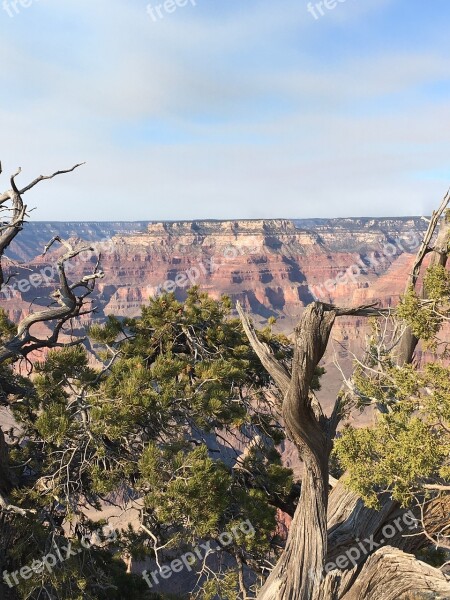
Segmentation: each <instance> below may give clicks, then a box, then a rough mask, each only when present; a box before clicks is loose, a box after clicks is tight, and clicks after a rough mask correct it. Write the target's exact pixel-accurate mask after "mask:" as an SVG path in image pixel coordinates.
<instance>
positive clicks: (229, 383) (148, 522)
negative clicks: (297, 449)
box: [0, 288, 293, 600]
mask: <svg viewBox="0 0 450 600" xmlns="http://www.w3.org/2000/svg"><path fill="white" fill-rule="evenodd" d="M230 313H231V303H230V300H229V299H228V298H223V299H221V300H219V301H217V300H213V299H211V298H210V297H208V296H207V295H206V294H204V293H201V292H200V291H199V290H198V289H196V288H193V289H192V290H190V291H189V293H188V297H187V299H186V301H185V302H183V303H181V302H178V301H177V300H176V299H175V297H174V296H173V294H168V295H165V296H160V297H157V298H154V299H151V300H150V302H149V304H148V305H147V306H145V307H143V308H142V315H141V317H140V318H138V319H123V320H121V319H117V318H114V317H110V318H109V319H108V320H107V322H106V323H105V324H104V325H101V326H100V325H95V326H93V327H91V329H90V331H89V336H90V343H91V347H92V349H93V350H94V352H95V355H96V360H95V361H93V360H92V357H90V356H89V355H88V353H87V352H86V350H85V349H84V347H83V346H81V345H78V346H73V347H68V348H64V349H56V350H53V351H51V352H49V354H48V356H47V357H46V359H45V361H43V362H42V363H39V364H37V365H36V368H35V374H34V376H33V381H32V385H30V383H28V385H29V387H30V390H31V391H30V394H29V397H28V398H27V401H26V402H23V403H19V404H17V405H13V411H14V415H15V417H16V419H17V420H18V421H20V423H21V424H22V426H23V428H24V433H25V436H26V440H27V442H26V444H22V445H18V446H17V447H15V448H13V449H12V450H11V453H10V458H11V462H12V466H13V468H16V469H17V472H18V473H20V482H19V485H18V486H17V487H16V489H15V490H14V492H13V494H12V498H13V499H14V502H15V504H17V505H18V506H21V507H22V508H25V509H33V510H34V511H36V514H37V515H38V521H39V522H38V523H37V524H36V526H34V525H33V527H35V528H37V529H36V531H35V532H34V533H33V537H32V539H31V541H30V538H29V536H28V535H27V526H26V523H28V521H29V518H28V517H26V518H24V522H23V529H22V530H21V534H20V535H19V538H18V544H17V546H16V550H15V551H14V553H11V556H10V560H11V564H12V565H14V564H19V565H20V564H27V561H28V560H29V559H31V558H32V557H35V556H39V555H41V554H42V549H43V548H44V547H45V546H46V544H47V545H48V541H49V540H51V539H52V536H53V533H52V532H53V530H54V524H55V522H56V523H58V524H61V525H65V526H66V527H70V528H71V529H72V530H74V528H75V527H78V526H79V525H80V524H81V525H82V526H83V527H84V528H85V529H86V530H88V531H93V530H95V528H96V524H94V523H90V522H89V520H88V519H87V517H86V511H87V509H88V508H89V507H94V508H97V509H98V508H100V507H101V502H102V501H104V500H105V499H107V498H109V497H111V495H112V494H117V492H120V493H121V495H122V496H123V498H124V501H126V500H127V499H130V498H136V497H140V498H142V499H143V503H144V509H143V522H144V525H145V527H146V529H147V530H148V531H151V532H153V534H154V535H155V536H157V538H158V544H159V545H161V546H164V547H165V550H164V552H166V553H167V559H168V560H172V559H173V558H174V557H177V556H179V555H180V554H182V552H183V551H188V550H189V549H190V548H192V547H193V546H195V545H196V544H197V543H198V542H199V541H201V540H205V539H210V540H217V539H218V537H219V536H220V534H221V533H222V532H230V531H232V530H233V528H234V530H235V531H236V532H237V533H236V535H235V536H234V538H233V542H232V544H231V545H230V546H228V547H227V548H226V553H227V556H229V557H231V558H232V557H237V556H239V557H243V558H244V559H245V561H246V563H247V564H250V565H252V568H253V569H254V570H255V572H258V570H260V569H261V567H262V565H263V564H264V561H265V559H266V558H267V556H268V553H272V554H273V553H274V552H277V550H276V539H275V531H276V527H277V521H276V509H275V505H276V500H277V499H278V500H279V499H282V498H283V497H285V496H287V495H288V494H289V493H290V491H291V488H292V483H293V481H292V473H291V471H290V470H289V469H285V468H284V467H282V465H281V461H280V455H279V453H278V452H277V450H276V445H277V444H278V443H280V442H281V441H282V440H283V439H284V435H283V433H282V428H281V427H280V425H279V423H278V420H277V415H276V409H274V406H276V403H277V392H276V389H275V387H274V386H273V384H272V382H271V380H270V378H269V376H268V375H267V373H266V371H265V370H264V368H263V367H262V366H261V364H260V362H259V359H258V358H257V356H256V355H255V354H254V352H253V350H252V349H251V348H250V346H249V343H248V341H247V338H246V336H245V333H244V332H243V330H242V327H241V323H240V321H239V320H238V319H234V318H232V317H231V314H230ZM0 325H1V323H0ZM261 337H262V339H264V341H265V342H266V343H269V344H270V345H271V346H272V348H273V351H274V353H276V354H277V356H278V357H279V358H280V359H282V360H283V361H285V363H286V364H287V365H289V362H290V360H291V358H292V351H291V348H290V346H289V343H288V340H287V339H286V338H285V337H283V336H277V335H275V334H273V332H272V330H271V327H270V326H269V327H268V328H267V329H266V330H264V332H263V333H262V334H261ZM269 398H270V401H269ZM256 434H257V435H258V436H260V438H261V440H263V442H261V444H259V446H258V449H257V450H256V449H252V450H251V451H250V452H248V453H247V455H246V457H245V459H244V460H243V461H242V464H241V465H240V467H239V468H235V467H236V459H237V455H236V454H234V456H233V451H232V447H233V445H235V443H236V440H237V439H240V440H241V443H243V444H245V443H248V442H250V441H251V440H252V439H253V438H254V436H255V435H256ZM23 465H27V467H26V469H24V468H23ZM30 518H31V517H30ZM247 519H248V520H250V522H251V523H252V525H253V528H254V530H255V535H244V534H241V533H239V530H238V529H237V528H238V525H239V524H240V523H241V522H243V521H246V520H247ZM153 548H154V543H153V540H152V539H150V538H149V536H148V534H147V533H145V532H144V531H133V530H128V531H125V532H122V533H121V534H120V535H119V537H118V539H117V540H115V541H114V543H110V544H109V545H108V544H107V545H106V547H105V548H93V549H91V550H89V551H83V553H81V554H80V558H78V557H77V559H76V560H74V561H73V563H72V562H68V563H67V565H66V564H64V568H61V569H57V570H55V572H53V573H51V574H50V573H46V572H44V573H42V574H40V575H39V577H33V578H31V579H29V580H28V581H27V582H26V585H25V584H24V585H23V586H21V587H20V588H19V589H20V594H21V597H22V598H37V597H38V595H39V593H38V591H37V590H38V587H37V586H38V580H39V586H43V585H45V586H48V589H49V590H51V593H52V594H54V597H55V598H61V599H64V600H65V599H66V598H69V597H71V598H80V599H81V598H83V599H85V598H86V599H91V598H92V599H94V598H98V599H100V600H102V599H103V597H104V596H105V595H107V594H106V592H105V594H103V592H100V591H95V589H96V588H95V586H96V583H98V582H99V581H101V585H102V586H103V587H104V589H107V590H111V591H108V593H109V594H110V595H109V596H108V597H110V598H122V597H124V598H130V599H133V598H152V597H153V598H155V597H156V596H155V595H154V594H153V595H149V594H150V590H149V589H148V588H147V590H144V591H143V590H142V589H141V587H140V583H142V581H136V580H135V579H133V578H132V577H131V576H129V575H127V574H126V573H125V572H124V571H123V569H122V567H120V564H122V563H121V562H120V560H119V562H117V559H115V558H114V557H115V556H116V557H117V556H120V555H121V554H123V553H128V554H131V555H132V556H134V557H135V558H138V559H140V560H142V559H144V558H145V557H147V558H153V557H154V556H155V554H154V549H153ZM108 550H109V551H111V552H109V551H108ZM107 559H108V564H106V563H105V562H104V561H106V560H107ZM102 561H103V563H102ZM102 564H103V566H101V565H102ZM66 567H67V568H66ZM237 573H238V567H237V562H236V565H235V567H234V568H231V567H230V570H229V571H227V572H225V573H224V574H223V576H218V577H215V578H214V581H213V580H211V581H209V580H208V578H207V579H206V580H205V581H203V583H202V585H201V586H200V588H198V589H197V590H196V592H195V593H196V594H197V596H198V597H199V598H204V599H205V600H206V599H207V598H213V597H214V596H215V595H217V594H218V593H219V594H221V596H220V597H223V598H237V596H236V594H237V591H236V590H237ZM33 586H35V587H34V588H33ZM125 588H126V590H127V591H126V592H125V595H123V596H121V594H122V593H123V592H122V591H121V590H123V589H125ZM102 589H103V588H102ZM70 594H72V595H71V596H70ZM102 594H103V595H102ZM142 594H144V595H142ZM145 594H147V595H145Z"/></svg>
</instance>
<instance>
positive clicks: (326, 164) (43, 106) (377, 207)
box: [0, 0, 450, 220]
mask: <svg viewBox="0 0 450 600" xmlns="http://www.w3.org/2000/svg"><path fill="white" fill-rule="evenodd" d="M2 2H3V0H0V32H1V35H0V52H1V57H2V66H1V69H0V158H1V160H2V162H3V168H4V171H5V173H4V174H3V176H2V181H1V183H2V185H3V187H6V186H7V178H6V177H5V175H6V174H7V173H6V172H9V171H12V170H15V169H16V167H17V166H19V165H20V166H22V168H23V171H24V173H23V175H22V177H23V181H24V182H25V181H26V180H28V179H31V178H33V177H34V176H35V175H37V174H40V173H41V172H43V173H47V172H51V171H53V170H56V169H58V168H65V167H68V166H71V165H72V164H74V163H76V162H80V161H87V164H86V165H85V166H84V167H83V168H82V169H80V170H79V171H77V172H75V173H73V174H71V175H68V176H65V177H64V178H62V179H59V180H54V181H52V182H48V183H44V184H42V186H41V187H40V188H36V190H34V191H33V192H31V193H30V194H29V195H28V203H29V205H30V206H36V207H37V210H36V212H35V213H33V218H34V219H38V220H141V219H142V220H160V219H171V220H178V219H194V218H218V219H220V218H272V217H286V218H291V217H292V218H305V217H335V216H391V215H392V216H394V215H411V214H426V213H429V212H430V211H431V209H432V208H433V207H434V206H435V205H437V204H438V202H439V200H440V198H441V196H443V194H444V193H445V191H446V189H447V188H448V186H449V185H450V60H449V59H450V39H449V35H448V26H449V23H450V19H449V17H450V3H449V2H448V0H433V2H423V1H419V0H344V1H341V2H339V3H337V5H336V7H335V8H334V9H332V10H328V9H326V8H322V12H323V13H324V14H323V16H321V15H320V9H318V8H317V7H316V5H317V4H318V0H317V1H316V0H313V1H312V3H311V5H310V6H312V7H313V9H314V10H310V11H308V2H307V1H305V0H281V1H280V0H278V2H275V1H274V0H272V1H268V0H221V1H220V0H188V2H187V4H186V5H185V6H179V7H178V8H177V9H176V10H175V12H171V13H169V12H167V11H165V10H164V8H163V9H161V11H160V13H161V14H162V18H160V17H158V16H157V14H156V10H155V9H156V8H157V7H158V5H160V4H161V0H152V1H151V6H152V8H153V15H154V17H153V18H152V17H151V15H150V14H149V13H148V10H147V5H148V0H142V1H141V0H127V1H125V0H95V2H93V0H90V1H88V0H76V1H75V0H64V1H62V0H23V4H25V5H26V4H27V3H29V4H30V6H28V7H26V6H23V5H21V4H20V2H18V3H17V4H16V6H17V10H16V9H15V8H14V6H13V5H14V2H13V0H5V3H4V4H3V5H2V4H1V3H2ZM312 13H315V15H316V17H317V19H316V18H314V16H313V14H312ZM155 14H156V17H155ZM10 15H12V16H10Z"/></svg>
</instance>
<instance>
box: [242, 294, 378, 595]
mask: <svg viewBox="0 0 450 600" xmlns="http://www.w3.org/2000/svg"><path fill="white" fill-rule="evenodd" d="M238 311H239V313H240V316H241V320H242V322H243V325H244V329H245V331H246V333H247V336H248V338H249V341H250V343H251V344H252V346H253V348H254V349H255V351H256V352H257V354H258V356H259V357H260V359H261V362H262V363H263V365H264V366H265V367H266V369H267V370H268V372H269V373H270V374H271V375H272V377H273V378H274V380H275V382H276V383H277V384H278V385H279V386H280V389H281V390H282V391H283V393H284V394H285V395H284V400H283V405H282V414H283V419H284V424H285V428H286V431H287V433H288V435H289V437H290V439H291V440H292V441H293V442H294V444H295V445H296V447H297V449H298V452H299V456H300V458H301V460H302V461H303V463H304V476H303V480H302V489H301V496H300V501H299V504H298V507H297V509H296V512H295V516H294V519H293V522H292V524H291V526H290V529H289V535H288V539H287V542H286V548H285V551H284V552H283V554H282V556H281V558H280V560H279V561H278V563H277V565H276V566H275V568H274V569H273V571H272V572H271V574H270V575H269V577H268V579H267V581H266V583H265V585H264V586H263V587H262V589H261V590H260V592H259V594H258V600H319V599H320V600H321V599H322V598H323V594H322V590H321V588H320V586H318V585H317V579H316V577H317V574H318V573H319V574H322V573H323V572H324V567H325V561H326V558H327V507H328V493H329V491H328V490H329V473H328V464H329V457H330V452H331V449H332V443H333V439H334V436H335V433H336V428H337V425H338V423H339V420H340V417H341V400H338V401H337V402H336V405H335V408H334V411H333V413H332V415H331V416H330V417H326V416H325V414H324V413H323V411H322V408H321V406H320V404H319V403H318V402H317V401H316V399H315V398H314V396H312V395H311V393H310V386H311V382H312V379H313V377H314V374H315V370H316V367H317V365H318V364H319V362H320V360H321V358H322V357H323V355H324V352H325V350H326V347H327V344H328V340H329V336H330V333H331V330H332V327H333V324H334V321H335V319H336V317H337V316H339V315H349V314H351V315H372V314H379V312H378V311H377V310H376V309H374V308H373V306H363V307H359V308H355V309H341V308H337V307H335V306H332V305H328V304H322V303H319V302H316V303H313V304H310V305H309V306H308V307H307V308H306V310H305V312H304V313H303V315H302V318H301V320H300V323H299V325H298V326H297V327H296V329H295V339H294V357H293V361H292V373H291V374H290V375H289V374H288V373H286V370H285V369H284V367H283V368H282V366H281V365H280V364H279V363H278V361H276V359H275V358H274V357H273V355H272V354H271V353H270V351H269V349H268V347H267V346H265V345H264V344H262V343H261V342H260V341H259V340H258V338H257V336H256V333H255V332H254V330H253V328H252V326H251V325H250V323H249V321H248V319H247V317H246V316H245V315H244V313H243V311H242V309H241V307H240V306H238Z"/></svg>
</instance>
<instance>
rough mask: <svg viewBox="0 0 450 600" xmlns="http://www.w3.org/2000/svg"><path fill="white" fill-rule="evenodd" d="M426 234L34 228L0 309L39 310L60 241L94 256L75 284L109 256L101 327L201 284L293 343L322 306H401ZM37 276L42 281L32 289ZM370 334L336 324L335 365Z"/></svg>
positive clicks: (357, 223)
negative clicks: (50, 245) (272, 323)
mask: <svg viewBox="0 0 450 600" xmlns="http://www.w3.org/2000/svg"><path fill="white" fill-rule="evenodd" d="M426 225H427V224H426V222H425V221H424V220H423V219H420V218H398V219H392V218H390V219H368V218H366V219H362V218H360V219H330V220H324V219H318V220H314V219H312V220H311V219H308V220H297V221H291V220H282V219H279V220H250V221H192V222H188V221H183V222H164V223H154V222H141V223H45V224H44V223H30V224H27V225H26V228H25V230H24V232H22V233H21V235H19V236H18V238H17V242H14V243H13V244H12V245H11V247H10V249H9V251H8V254H9V256H10V257H12V258H13V259H14V261H15V262H14V264H13V263H11V266H10V268H9V270H10V272H18V275H17V276H16V277H15V278H14V279H12V280H11V282H10V283H9V285H8V286H7V287H6V288H4V289H3V292H2V293H1V294H0V305H1V306H3V307H4V308H5V309H6V311H7V312H8V314H9V315H10V317H11V318H12V319H14V321H17V320H18V319H20V318H21V317H23V316H24V315H25V314H28V312H29V310H30V308H31V310H37V309H38V308H39V306H40V305H42V303H43V302H44V301H45V299H46V298H48V295H49V294H50V293H51V291H52V290H53V289H54V287H55V285H56V283H55V282H56V270H55V268H54V265H55V261H56V259H57V256H58V255H59V253H58V249H56V248H55V249H53V250H52V251H51V252H50V253H49V254H47V255H46V256H45V257H42V256H41V253H42V250H43V248H44V246H45V244H46V243H47V242H48V241H49V240H50V239H51V238H52V237H53V236H55V235H61V236H62V237H65V238H73V239H75V238H78V239H84V240H88V241H89V242H90V243H92V245H93V247H94V248H95V252H93V253H92V254H91V255H89V254H88V255H86V254H83V255H81V256H80V257H79V258H78V259H75V260H74V261H72V263H71V265H72V268H71V270H70V272H69V275H70V277H71V279H73V280H75V279H77V278H80V276H82V275H84V274H87V273H89V272H90V270H91V269H92V266H93V263H94V262H95V261H96V258H97V254H98V253H99V252H101V254H102V267H103V269H104V271H105V278H104V279H103V280H101V281H100V282H98V285H97V291H96V295H95V304H96V306H97V312H96V315H95V318H98V319H102V318H104V317H105V316H106V315H108V314H115V315H119V316H136V315H138V314H139V312H140V307H141V306H142V305H143V304H145V303H146V302H148V299H149V298H150V297H151V296H153V295H155V294H157V293H160V292H161V291H163V290H167V291H173V292H174V293H175V295H176V296H177V297H178V298H179V299H180V300H181V299H183V298H184V297H185V296H186V292H187V289H188V288H189V287H190V286H191V285H193V284H197V285H199V286H200V287H201V288H202V289H204V290H206V291H207V292H208V293H210V294H211V295H212V296H214V297H216V298H218V297H220V296H221V295H222V294H227V295H229V296H231V298H232V299H233V301H236V300H239V301H240V302H241V303H242V304H243V305H244V306H245V307H246V309H247V310H248V311H249V312H251V313H252V314H253V316H254V318H255V321H256V322H257V323H263V322H264V321H265V320H266V319H267V318H268V317H270V316H275V317H277V318H278V324H277V327H278V328H279V329H281V330H283V331H284V332H286V333H289V332H291V331H292V329H293V327H294V325H295V323H296V322H297V320H298V317H299V315H300V314H301V311H302V309H303V307H304V306H305V305H306V304H308V303H309V302H311V301H313V300H314V299H315V298H318V299H320V300H323V301H326V302H335V303H337V304H340V305H342V306H346V305H354V304H363V303H366V302H372V301H380V303H381V304H382V305H384V306H386V305H393V304H395V303H396V302H397V300H398V296H399V294H400V293H402V292H403V289H404V285H405V279H406V277H407V274H408V272H409V270H410V266H411V263H412V260H413V257H414V255H415V253H416V251H417V246H418V243H419V241H420V239H421V236H422V234H423V232H424V230H425V229H426ZM17 263H19V265H20V266H19V267H18V266H17ZM31 273H35V274H36V273H37V274H38V275H39V274H40V278H39V277H37V278H35V279H34V280H31V278H30V275H31ZM86 324H88V322H87V321H84V322H83V323H79V324H77V326H78V327H79V329H80V330H82V329H83V327H84V326H85V325H86ZM365 332H366V323H365V320H359V319H355V318H348V319H339V320H338V322H337V324H336V327H335V328H334V330H333V343H332V346H333V345H334V350H333V348H332V349H331V351H330V357H331V355H332V352H333V351H335V352H336V355H337V356H338V358H339V359H340V360H342V361H344V363H345V361H347V362H348V361H350V359H351V353H352V352H356V353H357V352H358V348H360V347H361V345H362V343H363V337H364V335H365ZM330 362H331V358H330ZM330 368H332V367H331V364H330ZM329 391H330V394H331V391H332V390H329Z"/></svg>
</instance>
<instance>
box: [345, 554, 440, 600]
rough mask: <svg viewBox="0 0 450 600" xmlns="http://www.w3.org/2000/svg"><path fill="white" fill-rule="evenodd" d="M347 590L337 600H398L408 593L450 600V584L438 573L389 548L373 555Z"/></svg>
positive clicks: (438, 599) (409, 556) (408, 555)
mask: <svg viewBox="0 0 450 600" xmlns="http://www.w3.org/2000/svg"><path fill="white" fill-rule="evenodd" d="M347 586H348V590H347V591H346V593H344V594H343V595H340V596H338V597H339V598H340V600H361V599H362V598H364V600H398V599H399V598H401V597H402V596H403V595H404V594H406V593H407V592H414V594H415V595H416V597H421V596H422V597H426V598H433V600H448V599H449V598H450V583H449V582H448V580H447V579H446V577H445V576H444V575H443V574H442V573H441V572H440V571H439V570H438V569H434V568H433V567H431V566H430V565H427V564H425V563H423V562H420V561H418V560H416V558H415V557H414V556H412V555H411V554H406V553H404V552H402V551H400V550H398V549H397V548H393V547H392V546H386V547H384V548H381V549H379V550H377V551H376V552H374V553H373V554H372V555H371V556H370V557H369V558H368V560H367V561H366V563H365V564H364V567H363V568H362V570H361V572H360V573H359V574H358V575H357V577H356V578H355V579H354V581H353V582H352V583H351V584H350V585H349V583H348V581H347V582H346V587H347ZM423 595H425V596H423Z"/></svg>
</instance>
